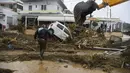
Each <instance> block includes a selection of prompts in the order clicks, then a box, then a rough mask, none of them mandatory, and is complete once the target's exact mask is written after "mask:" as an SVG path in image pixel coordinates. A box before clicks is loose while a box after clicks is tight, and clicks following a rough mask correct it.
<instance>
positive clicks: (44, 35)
mask: <svg viewBox="0 0 130 73" xmlns="http://www.w3.org/2000/svg"><path fill="white" fill-rule="evenodd" d="M50 35H51V33H50V32H49V30H48V29H47V26H45V25H43V26H42V27H40V28H38V29H37V30H36V32H35V35H34V39H35V40H36V39H37V40H38V44H39V46H40V56H41V59H42V58H43V54H44V52H45V50H46V45H47V39H48V37H49V36H50Z"/></svg>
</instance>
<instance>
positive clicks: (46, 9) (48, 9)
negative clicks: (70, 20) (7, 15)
mask: <svg viewBox="0 0 130 73" xmlns="http://www.w3.org/2000/svg"><path fill="white" fill-rule="evenodd" d="M22 1H23V3H24V4H23V11H21V12H20V13H21V15H22V16H23V18H24V21H25V22H24V23H25V26H28V25H40V24H41V25H42V24H48V23H50V22H51V21H50V20H48V19H45V20H44V19H41V17H50V16H51V17H53V16H54V17H55V16H62V17H64V14H72V13H71V12H70V11H69V10H68V9H67V7H66V6H65V4H64V0H22ZM39 17H40V18H39ZM38 19H40V21H39V20H38ZM56 20H57V19H56Z"/></svg>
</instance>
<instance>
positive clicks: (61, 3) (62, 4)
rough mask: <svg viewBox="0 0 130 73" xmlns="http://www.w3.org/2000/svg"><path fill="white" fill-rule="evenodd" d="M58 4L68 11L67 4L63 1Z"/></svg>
mask: <svg viewBox="0 0 130 73" xmlns="http://www.w3.org/2000/svg"><path fill="white" fill-rule="evenodd" d="M58 3H59V4H60V5H61V6H62V7H63V9H67V7H66V6H65V4H64V3H63V1H61V0H58Z"/></svg>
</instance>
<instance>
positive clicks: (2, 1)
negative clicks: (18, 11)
mask: <svg viewBox="0 0 130 73" xmlns="http://www.w3.org/2000/svg"><path fill="white" fill-rule="evenodd" d="M0 3H16V2H15V1H13V0H0Z"/></svg>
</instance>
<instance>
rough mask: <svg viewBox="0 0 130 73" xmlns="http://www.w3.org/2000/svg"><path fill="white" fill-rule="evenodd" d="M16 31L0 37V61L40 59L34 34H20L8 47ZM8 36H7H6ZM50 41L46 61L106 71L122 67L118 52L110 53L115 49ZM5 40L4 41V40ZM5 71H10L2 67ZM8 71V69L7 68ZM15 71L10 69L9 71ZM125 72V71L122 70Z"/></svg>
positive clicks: (4, 72)
mask: <svg viewBox="0 0 130 73" xmlns="http://www.w3.org/2000/svg"><path fill="white" fill-rule="evenodd" d="M16 35H17V34H16V33H14V34H12V33H11V34H10V33H4V34H3V36H1V38H0V43H1V44H0V62H16V61H21V62H23V61H33V60H40V57H39V47H38V44H37V42H36V41H34V40H33V36H26V35H22V34H20V36H18V37H17V41H15V43H14V44H13V46H14V49H8V47H7V41H8V39H10V38H11V39H12V38H15V37H16ZM4 36H6V38H5V37H4ZM54 40H55V39H53V41H52V40H49V41H48V47H47V49H46V52H45V54H44V59H43V60H44V61H54V62H63V63H67V64H68V63H70V62H73V63H76V64H80V65H81V66H82V68H85V69H86V68H87V69H95V68H100V69H101V70H102V71H104V72H111V71H112V70H114V68H121V66H122V63H123V61H122V58H120V55H119V54H118V53H115V54H113V55H109V54H111V53H113V52H115V51H105V50H92V49H87V48H85V49H82V48H80V49H78V48H77V46H75V45H74V44H73V43H69V44H68V43H64V42H59V41H54ZM3 41H4V42H3ZM0 71H3V73H8V72H6V71H4V70H2V69H0ZM7 71H8V70H7ZM11 72H13V71H11V70H10V72H9V73H11ZM0 73H2V72H0ZM122 73H123V72H122Z"/></svg>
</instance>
